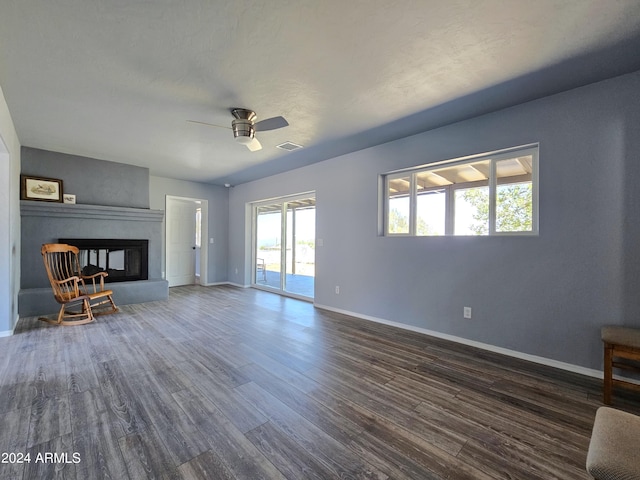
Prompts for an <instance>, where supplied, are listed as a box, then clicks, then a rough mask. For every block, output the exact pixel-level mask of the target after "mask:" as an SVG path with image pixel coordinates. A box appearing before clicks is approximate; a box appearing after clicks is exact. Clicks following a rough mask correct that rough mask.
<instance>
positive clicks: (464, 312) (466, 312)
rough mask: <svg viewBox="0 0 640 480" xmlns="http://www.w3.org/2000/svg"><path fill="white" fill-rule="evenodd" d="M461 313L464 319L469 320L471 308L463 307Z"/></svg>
mask: <svg viewBox="0 0 640 480" xmlns="http://www.w3.org/2000/svg"><path fill="white" fill-rule="evenodd" d="M462 313H463V315H464V318H471V307H464V309H463V311H462Z"/></svg>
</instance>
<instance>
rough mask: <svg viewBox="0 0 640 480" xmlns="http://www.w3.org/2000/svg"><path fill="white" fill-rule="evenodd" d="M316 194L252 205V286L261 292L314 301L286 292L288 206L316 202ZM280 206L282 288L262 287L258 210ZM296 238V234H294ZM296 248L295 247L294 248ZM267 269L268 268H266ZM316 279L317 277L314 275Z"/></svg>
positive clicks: (285, 197)
mask: <svg viewBox="0 0 640 480" xmlns="http://www.w3.org/2000/svg"><path fill="white" fill-rule="evenodd" d="M315 197H316V192H315V191H310V192H305V193H299V194H295V195H287V196H284V197H275V198H270V199H268V200H261V201H258V202H253V203H251V286H252V287H253V288H257V289H259V290H265V291H268V292H273V293H278V294H280V295H285V296H288V297H294V298H298V299H301V300H307V301H313V297H307V296H304V295H299V294H296V293H293V292H290V291H287V290H286V281H287V280H286V279H287V242H288V239H287V204H288V203H291V202H295V201H296V200H304V199H308V198H313V199H314V200H315ZM273 204H280V239H281V240H280V244H281V247H280V288H275V287H270V286H267V285H261V284H259V283H258V282H257V278H256V273H257V268H256V265H257V257H258V255H257V250H258V210H259V208H260V207H264V206H267V205H273ZM294 238H295V234H294ZM292 248H295V245H293V246H292ZM314 261H315V260H314ZM265 268H266V267H265ZM294 268H295V267H294ZM314 278H315V275H314Z"/></svg>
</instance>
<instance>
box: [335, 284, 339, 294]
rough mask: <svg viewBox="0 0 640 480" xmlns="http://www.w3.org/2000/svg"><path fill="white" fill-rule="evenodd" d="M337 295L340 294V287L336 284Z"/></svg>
mask: <svg viewBox="0 0 640 480" xmlns="http://www.w3.org/2000/svg"><path fill="white" fill-rule="evenodd" d="M336 295H340V287H339V286H338V285H336Z"/></svg>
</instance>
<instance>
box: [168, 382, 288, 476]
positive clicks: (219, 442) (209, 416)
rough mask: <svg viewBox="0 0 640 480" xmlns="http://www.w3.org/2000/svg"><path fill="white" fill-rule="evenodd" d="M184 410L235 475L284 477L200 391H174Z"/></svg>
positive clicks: (226, 466)
mask: <svg viewBox="0 0 640 480" xmlns="http://www.w3.org/2000/svg"><path fill="white" fill-rule="evenodd" d="M173 396H174V398H176V400H177V401H178V403H179V404H180V406H181V408H182V409H183V411H184V412H185V413H186V414H187V415H188V416H189V418H190V419H191V421H192V422H194V423H195V424H196V425H198V428H199V429H200V431H201V432H202V434H203V435H204V436H205V437H206V438H207V441H208V442H209V444H210V445H211V449H212V450H213V451H214V452H215V453H216V454H217V455H219V456H220V458H221V459H222V461H223V463H224V465H225V468H226V469H227V470H228V471H229V472H231V473H232V474H233V475H234V476H235V477H237V478H240V479H242V478H251V479H271V478H273V479H283V478H285V477H284V476H283V475H282V473H281V472H280V471H279V470H278V469H277V468H276V467H275V466H274V465H273V464H272V463H271V462H270V461H269V460H268V459H267V458H266V457H265V456H264V455H263V454H262V453H261V452H260V451H259V450H258V449H257V448H256V447H255V445H254V444H253V443H251V441H250V440H249V439H248V438H247V437H246V436H245V435H244V434H243V433H242V432H241V431H240V430H238V429H237V428H236V427H235V426H234V425H233V424H232V423H231V421H229V420H228V419H227V418H226V417H225V416H224V415H223V413H222V412H221V411H220V410H219V409H218V408H217V407H216V406H215V405H213V404H212V403H211V402H208V401H206V400H205V399H203V398H202V397H201V395H200V394H199V393H197V392H196V393H193V392H190V391H188V390H182V391H180V392H177V393H174V394H173Z"/></svg>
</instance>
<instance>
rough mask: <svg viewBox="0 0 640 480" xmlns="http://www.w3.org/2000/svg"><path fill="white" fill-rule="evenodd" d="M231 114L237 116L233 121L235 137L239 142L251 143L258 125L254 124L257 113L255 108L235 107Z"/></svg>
mask: <svg viewBox="0 0 640 480" xmlns="http://www.w3.org/2000/svg"><path fill="white" fill-rule="evenodd" d="M231 114H232V115H233V116H234V117H235V119H234V120H233V121H232V122H231V128H232V129H233V138H235V139H236V141H237V142H238V143H242V144H247V143H251V141H252V140H253V138H254V137H255V134H256V127H255V125H254V121H255V119H256V113H255V112H254V111H253V110H247V109H245V108H234V109H233V110H231Z"/></svg>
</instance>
